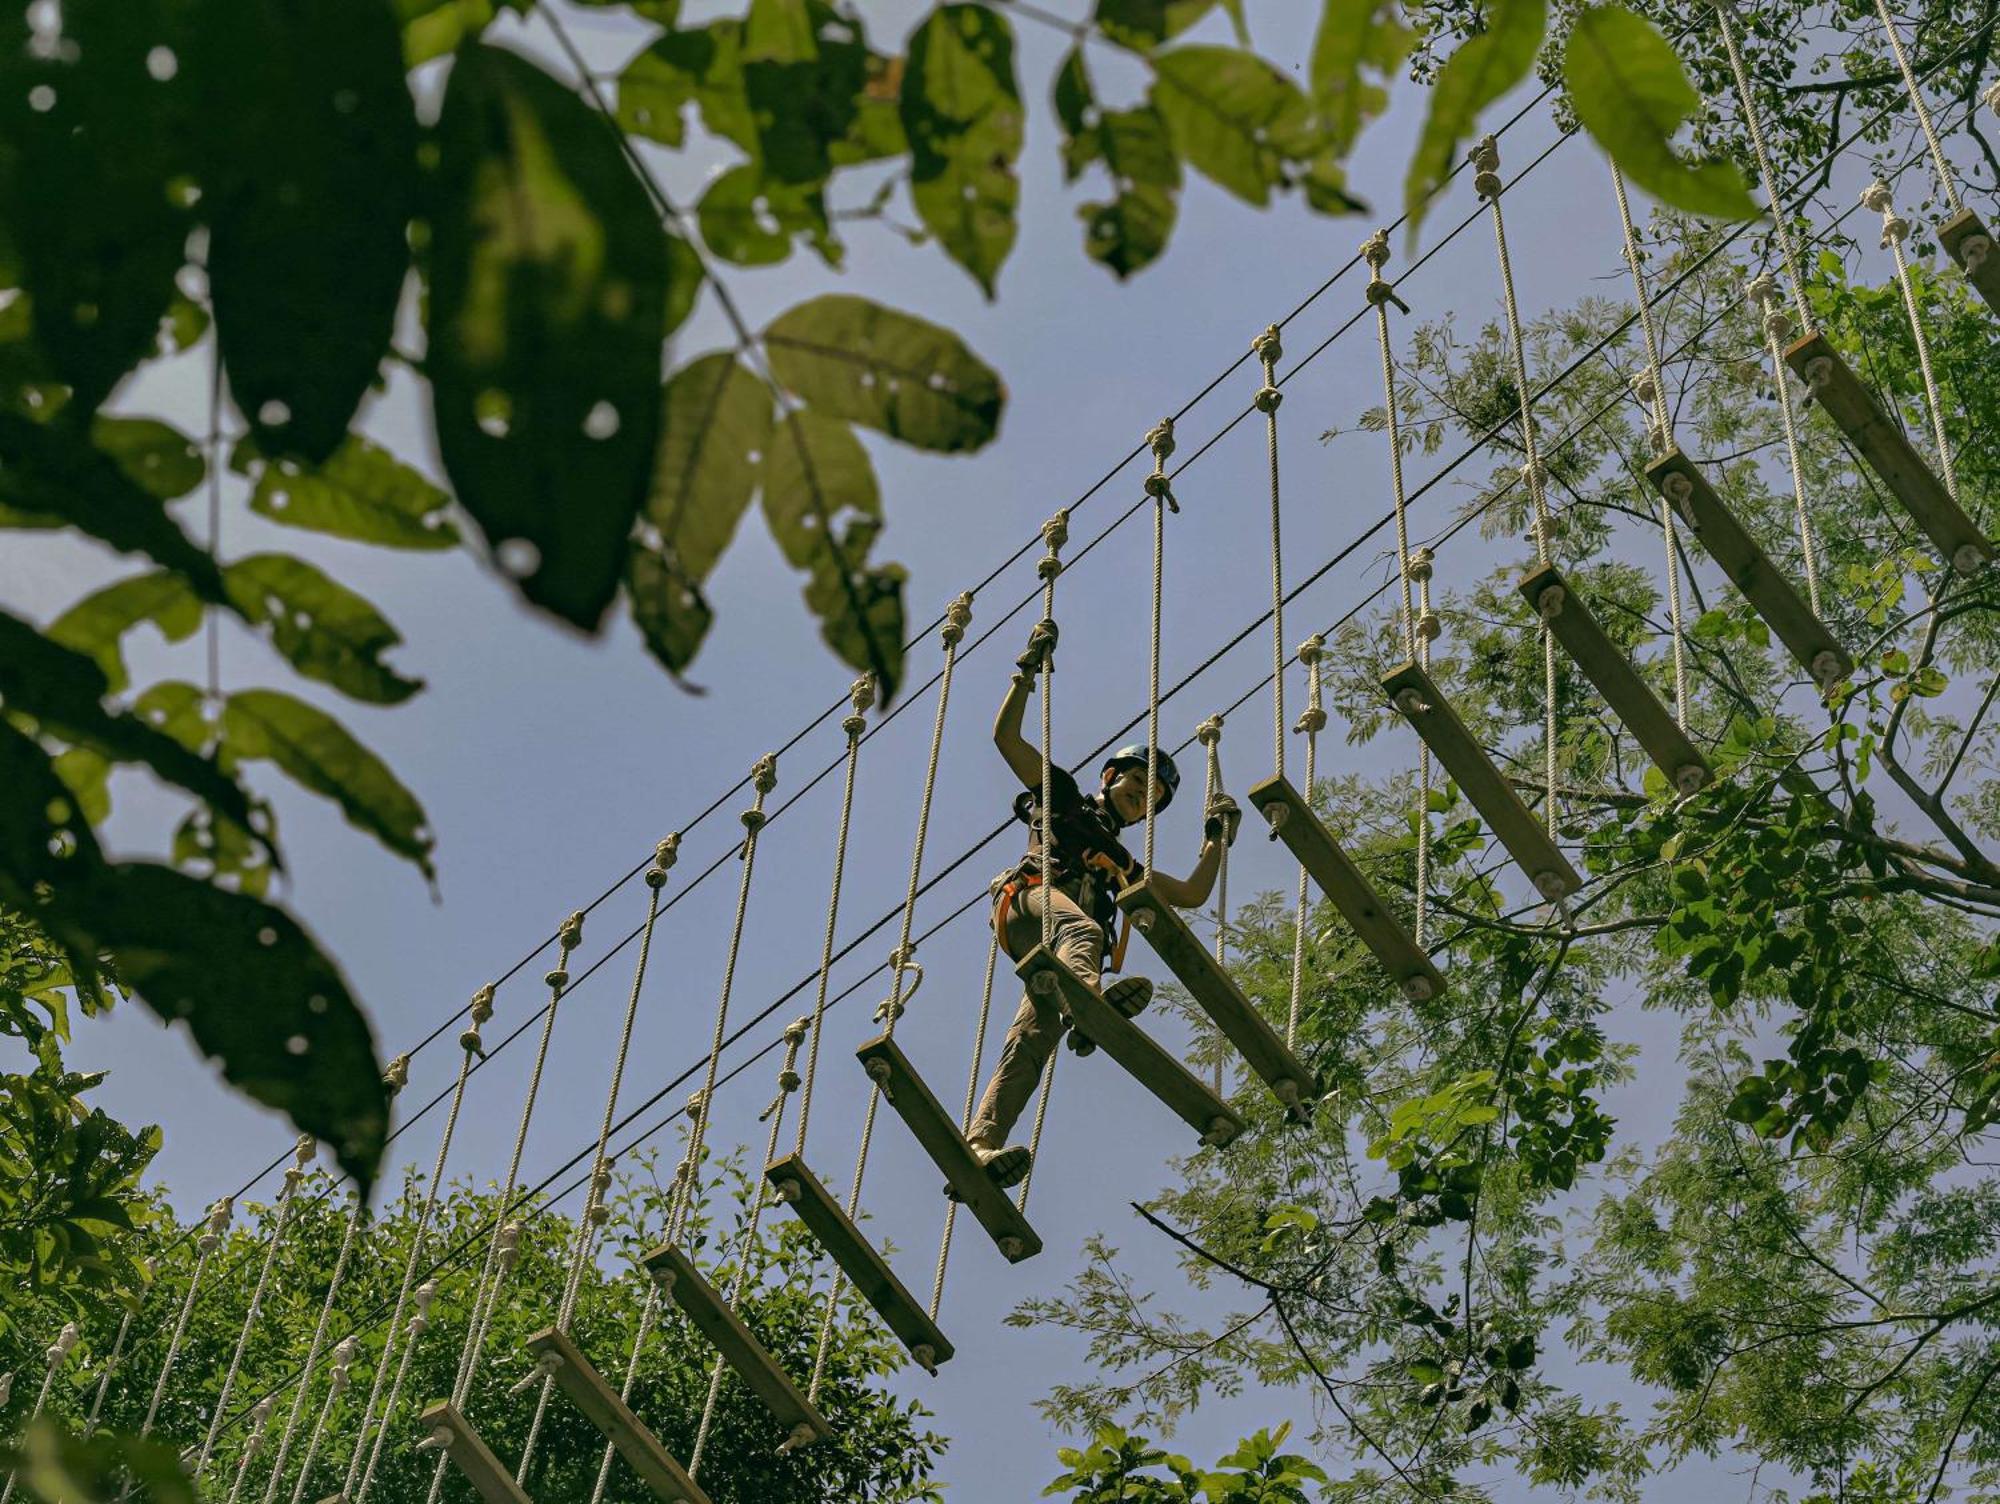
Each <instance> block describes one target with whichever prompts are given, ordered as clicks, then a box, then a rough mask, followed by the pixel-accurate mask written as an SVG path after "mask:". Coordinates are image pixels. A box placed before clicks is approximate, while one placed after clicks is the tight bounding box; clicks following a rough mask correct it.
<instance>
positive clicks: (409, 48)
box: [395, 0, 502, 68]
mask: <svg viewBox="0 0 2000 1504" xmlns="http://www.w3.org/2000/svg"><path fill="white" fill-rule="evenodd" d="M395 4H396V20H397V24H398V25H400V26H401V27H402V30H403V65H404V66H405V67H408V68H414V67H416V66H418V65H419V64H420V63H428V62H429V61H431V59H433V58H439V57H443V56H444V55H445V54H446V53H448V52H456V51H458V49H459V48H460V47H462V46H463V45H464V44H465V43H467V42H469V41H471V40H472V39H473V38H474V37H476V36H478V35H479V34H480V32H482V31H484V30H485V29H486V28H487V26H488V25H489V24H491V22H492V20H493V18H494V17H495V16H497V15H498V14H499V13H500V11H501V9H502V4H501V3H500V0H395Z"/></svg>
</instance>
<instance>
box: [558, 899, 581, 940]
mask: <svg viewBox="0 0 2000 1504" xmlns="http://www.w3.org/2000/svg"><path fill="white" fill-rule="evenodd" d="M556 938H557V939H558V940H560V941H561V942H562V948H563V949H564V950H575V949H576V948H577V947H578V946H579V945H581V944H583V910H581V909H578V910H576V911H575V912H574V913H572V914H571V915H570V916H569V918H567V919H565V920H564V921H563V922H562V928H560V929H558V930H557V931H556Z"/></svg>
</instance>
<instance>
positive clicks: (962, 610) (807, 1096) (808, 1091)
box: [793, 595, 972, 1156]
mask: <svg viewBox="0 0 2000 1504" xmlns="http://www.w3.org/2000/svg"><path fill="white" fill-rule="evenodd" d="M971 621H972V597H971V596H970V595H961V596H959V597H958V599H956V600H954V601H953V602H952V603H951V605H950V606H949V607H947V608H946V610H945V631H946V632H947V633H950V632H954V631H955V632H956V633H957V637H954V638H953V639H952V640H953V641H957V640H958V638H962V637H963V636H964V635H965V629H966V627H967V625H968V624H969V623H970V622H971ZM874 703H875V680H874V679H873V678H872V677H870V676H867V675H863V676H862V677H861V678H859V679H856V680H855V681H854V683H853V685H852V687H851V688H850V689H849V690H848V704H849V707H850V708H849V710H848V714H847V718H846V719H845V720H843V721H842V722H841V723H840V729H841V730H842V731H843V732H844V733H846V736H847V772H846V777H845V779H844V780H843V781H842V784H841V789H840V825H839V833H838V835H837V836H836V837H835V838H834V843H833V881H832V882H831V883H830V884H829V885H828V892H827V898H826V929H825V931H824V933H823V934H822V936H821V938H820V947H819V980H818V984H817V990H816V991H815V993H814V994H813V1011H812V1031H811V1043H810V1044H809V1045H808V1046H807V1047H806V1071H805V1084H804V1088H803V1089H802V1090H801V1092H800V1093H799V1129H798V1137H797V1139H796V1141H795V1142H794V1144H793V1150H794V1152H795V1153H797V1154H799V1155H801V1156H803V1155H804V1154H805V1152H806V1126H807V1124H808V1123H809V1122H810V1121H811V1120H812V1104H813V1087H814V1085H815V1084H816V1083H817V1082H818V1080H819V1041H820V1036H821V1034H822V1033H823V1032H824V1028H825V1023H826V997H827V989H828V988H829V987H830V986H831V985H832V982H833V941H834V932H835V930H836V929H837V927H838V926H839V924H840V888H841V883H842V882H843V881H844V879H845V878H846V875H847V838H848V836H849V834H850V833H851V831H852V828H853V824H854V778H855V773H856V771H857V770H858V768H859V767H860V764H861V736H862V733H863V732H865V731H866V730H867V729H868V715H867V711H868V707H869V706H871V705H873V704H874Z"/></svg>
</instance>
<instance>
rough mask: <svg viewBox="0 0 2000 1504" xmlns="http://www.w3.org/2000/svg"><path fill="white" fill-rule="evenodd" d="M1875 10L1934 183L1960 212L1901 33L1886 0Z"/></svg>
mask: <svg viewBox="0 0 2000 1504" xmlns="http://www.w3.org/2000/svg"><path fill="white" fill-rule="evenodd" d="M1875 14H1876V15H1878V16H1880V17H1881V18H1882V33H1883V35H1884V36H1886V37H1887V38H1888V41H1889V51H1890V52H1892V53H1894V54H1895V58H1896V67H1897V69H1898V70H1899V71H1900V72H1901V73H1902V75H1903V87H1904V88H1905V89H1907V90H1909V94H1910V107H1911V108H1912V109H1913V110H1915V111H1916V115H1917V123H1918V124H1919V125H1921V126H1922V127H1923V128H1924V141H1925V143H1926V144H1927V145H1928V146H1929V147H1930V149H1931V165H1932V166H1933V167H1935V168H1936V169H1937V180H1938V187H1939V188H1940V189H1942V190H1943V192H1944V201H1945V202H1946V203H1947V204H1949V205H1951V212H1952V213H1954V214H1960V213H1963V212H1964V210H1965V201H1964V200H1963V199H1961V198H1960V197H1959V196H1958V179H1957V175H1956V174H1954V173H1953V172H1952V170H1951V162H1950V160H1949V159H1947V158H1946V156H1945V154H1944V143H1943V142H1942V141H1940V140H1939V139H1938V130H1937V122H1936V121H1934V120H1933V119H1931V107H1930V105H1929V103H1927V102H1926V101H1925V99H1924V91H1923V90H1922V89H1921V88H1919V87H1918V86H1917V71H1916V69H1914V68H1912V67H1911V66H1910V55H1909V53H1907V52H1905V51H1904V50H1903V37H1902V33H1901V32H1899V31H1897V30H1896V18H1895V17H1894V16H1893V15H1892V14H1891V13H1890V11H1889V5H1888V0H1875Z"/></svg>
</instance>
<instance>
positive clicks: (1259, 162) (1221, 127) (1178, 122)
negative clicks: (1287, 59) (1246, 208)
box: [1151, 47, 1313, 208]
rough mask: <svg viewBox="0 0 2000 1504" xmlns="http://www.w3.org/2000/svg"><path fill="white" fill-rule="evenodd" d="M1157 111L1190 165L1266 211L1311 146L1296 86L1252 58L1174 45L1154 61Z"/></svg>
mask: <svg viewBox="0 0 2000 1504" xmlns="http://www.w3.org/2000/svg"><path fill="white" fill-rule="evenodd" d="M1153 73H1154V83H1153V89H1152V95H1151V98H1152V103H1153V107H1154V108H1155V109H1156V110H1158V111H1159V112H1160V115H1161V117H1162V118H1163V119H1164V120H1165V121H1166V122H1167V129H1168V131H1169V133H1170V134H1171V135H1172V137H1173V142H1174V145H1175V146H1176V147H1177V148H1178V149H1179V151H1180V154H1181V156H1182V157H1183V158H1185V159H1186V161H1187V163H1188V165H1189V166H1190V167H1192V168H1194V169H1195V170H1196V171H1197V172H1199V173H1201V174H1202V175H1203V176H1205V177H1208V178H1210V179H1212V180H1213V181H1214V182H1216V183H1217V184H1219V185H1220V186H1222V187H1224V188H1226V189H1228V190H1229V191H1230V192H1231V193H1233V194H1235V195H1236V196H1237V197H1238V198H1240V199H1242V200H1244V201H1245V202H1246V203H1250V204H1255V205H1257V206H1258V207H1259V208H1262V207H1263V206H1264V205H1265V204H1267V203H1268V202H1270V196H1271V189H1272V188H1273V187H1276V186H1278V185H1280V184H1282V183H1283V182H1284V181H1285V160H1286V158H1287V157H1296V156H1304V155H1306V154H1307V153H1308V149H1309V148H1310V147H1311V146H1312V144H1313V135H1312V129H1311V119H1310V117H1311V111H1310V109H1309V108H1308V106H1307V104H1306V97H1305V95H1304V94H1303V93H1302V92H1301V91H1300V89H1299V87H1298V85H1297V84H1295V83H1293V82H1292V81H1291V80H1290V79H1289V78H1286V77H1285V75H1284V74H1282V73H1280V72H1279V71H1278V70H1277V69H1276V68H1275V67H1273V66H1272V65H1271V64H1270V63H1269V62H1267V61H1266V60H1265V59H1263V58H1261V57H1259V56H1257V54H1256V53H1254V52H1244V51H1240V50H1239V49H1237V48H1234V47H1177V48H1175V49H1174V50H1173V51H1172V52H1166V53H1162V54H1160V55H1159V56H1158V57H1156V58H1154V59H1153Z"/></svg>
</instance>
